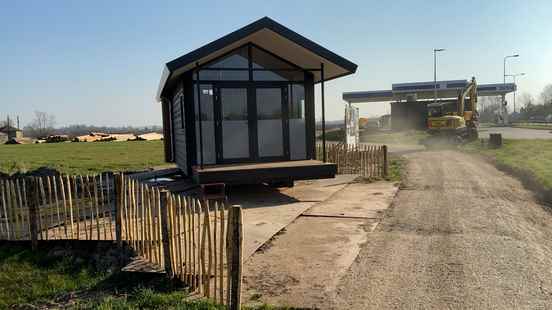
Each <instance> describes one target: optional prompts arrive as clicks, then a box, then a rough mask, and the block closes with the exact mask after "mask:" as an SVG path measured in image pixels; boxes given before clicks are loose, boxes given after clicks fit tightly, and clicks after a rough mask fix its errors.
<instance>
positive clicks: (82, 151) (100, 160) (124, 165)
mask: <svg viewBox="0 0 552 310" xmlns="http://www.w3.org/2000/svg"><path fill="white" fill-rule="evenodd" d="M162 165H166V163H165V162H164V158H163V141H129V142H88V143H44V144H27V145H0V172H3V173H8V174H13V173H16V172H25V171H29V170H34V169H36V168H39V167H49V168H53V169H56V170H58V171H60V172H62V173H67V174H87V173H88V174H93V173H98V172H103V171H136V170H143V169H145V168H149V167H154V166H162Z"/></svg>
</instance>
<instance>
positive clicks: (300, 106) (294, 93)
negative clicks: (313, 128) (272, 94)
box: [288, 84, 307, 159]
mask: <svg viewBox="0 0 552 310" xmlns="http://www.w3.org/2000/svg"><path fill="white" fill-rule="evenodd" d="M288 92H289V96H288V97H289V100H288V104H289V106H288V110H289V152H290V158H291V159H305V158H307V144H306V139H307V136H306V127H305V126H306V125H305V124H306V121H305V87H304V86H303V85H300V84H293V85H290V86H289V87H288Z"/></svg>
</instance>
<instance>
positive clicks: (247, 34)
mask: <svg viewBox="0 0 552 310" xmlns="http://www.w3.org/2000/svg"><path fill="white" fill-rule="evenodd" d="M249 42H251V43H254V44H256V45H258V46H260V47H262V48H264V49H266V50H268V51H270V52H272V53H274V54H276V55H278V56H279V57H281V58H283V59H285V60H287V61H289V62H291V63H293V64H295V65H297V66H299V67H300V68H303V69H305V70H313V71H312V73H313V75H314V82H315V83H318V82H320V81H321V80H322V77H321V72H320V71H319V70H318V69H320V67H321V64H324V81H328V80H331V79H335V78H338V77H341V76H345V75H349V74H352V73H354V72H355V71H356V69H357V65H356V64H354V63H352V62H351V61H349V60H347V59H345V58H343V57H341V56H339V55H337V54H335V53H333V52H331V51H329V50H328V49H326V48H324V47H322V46H320V45H318V44H317V43H315V42H313V41H311V40H309V39H307V38H305V37H303V36H301V35H300V34H298V33H296V32H294V31H292V30H290V29H288V28H286V27H284V26H283V25H281V24H279V23H277V22H275V21H274V20H272V19H270V18H268V17H263V18H261V19H259V20H257V21H255V22H253V23H251V24H249V25H247V26H245V27H243V28H241V29H238V30H236V31H234V32H232V33H230V34H228V35H226V36H224V37H222V38H220V39H218V40H215V41H213V42H211V43H209V44H207V45H205V46H203V47H200V48H198V49H196V50H194V51H192V52H190V53H188V54H186V55H183V56H181V57H179V58H177V59H175V60H172V61H170V62H168V63H167V64H166V65H165V67H164V68H163V73H162V75H161V81H160V82H159V88H158V90H157V100H158V101H161V97H163V95H164V91H165V90H166V89H167V88H168V86H169V85H171V83H172V82H174V81H175V80H177V78H178V77H179V76H181V75H182V74H183V73H185V72H187V71H190V70H192V69H193V68H194V67H196V66H197V65H198V64H199V65H201V64H204V63H206V62H209V61H210V60H213V59H215V58H217V57H219V56H221V55H223V54H224V53H226V52H229V51H231V50H233V49H235V48H238V47H240V46H242V45H244V44H246V43H249Z"/></svg>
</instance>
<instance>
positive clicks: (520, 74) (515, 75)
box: [506, 72, 525, 113]
mask: <svg viewBox="0 0 552 310" xmlns="http://www.w3.org/2000/svg"><path fill="white" fill-rule="evenodd" d="M524 75H525V72H522V73H516V74H506V76H511V77H512V78H513V79H514V85H516V77H518V76H524ZM516 86H517V85H516ZM516 93H517V87H516V89H515V90H514V113H516Z"/></svg>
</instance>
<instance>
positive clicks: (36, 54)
mask: <svg viewBox="0 0 552 310" xmlns="http://www.w3.org/2000/svg"><path fill="white" fill-rule="evenodd" d="M263 16H269V17H271V18H273V19H275V20H276V21H278V22H280V23H282V24H284V25H285V26H287V27H289V28H291V29H293V30H295V31H296V32H299V33H300V34H302V35H304V36H306V37H308V38H310V39H312V40H313V41H315V42H317V43H319V44H321V45H323V46H325V47H327V48H328V49H330V50H332V51H334V52H336V53H337V54H339V55H341V56H344V57H345V58H347V59H350V60H351V61H353V62H355V63H356V64H358V66H359V68H358V71H357V73H356V74H354V75H352V76H349V77H345V78H342V79H338V80H334V81H331V82H329V83H327V91H326V102H327V105H328V109H327V119H342V117H343V101H342V99H341V94H342V92H344V91H354V90H376V89H387V88H390V86H391V84H392V83H396V82H409V81H426V80H432V79H433V69H432V62H433V56H432V49H433V48H434V47H439V48H446V49H447V51H446V52H444V53H443V54H441V55H440V56H439V65H438V79H469V78H470V77H471V76H473V75H475V76H476V77H477V79H478V82H480V83H493V82H501V81H502V59H503V57H504V56H505V55H508V54H511V53H513V52H516V53H519V54H520V55H521V57H520V58H517V59H512V60H510V61H509V64H508V70H509V71H510V72H511V73H514V72H526V73H527V76H525V77H522V78H521V79H520V80H519V83H518V85H519V91H520V92H528V93H531V94H532V95H534V96H535V97H537V96H538V94H539V93H540V91H541V90H542V89H543V87H544V86H545V85H546V84H549V83H552V74H551V72H552V17H551V16H552V1H519V0H518V1H498V0H497V1H366V0H365V1H344V0H342V1H320V0H318V1H306V0H303V1H259V0H258V1H220V2H218V1H213V0H211V1H87V2H85V1H2V2H0V28H1V29H2V31H1V32H0V42H1V44H0V85H1V87H0V118H2V119H4V118H5V117H6V114H7V113H9V114H10V115H11V116H15V115H20V116H21V120H22V123H23V124H25V123H27V122H29V121H31V119H32V117H33V111H35V110H40V111H45V112H48V113H51V114H54V115H55V116H56V119H57V124H58V125H67V124H76V123H85V124H96V125H136V126H143V125H152V124H161V115H160V114H161V113H160V107H159V105H158V104H156V103H155V101H154V96H155V92H156V88H157V85H158V82H159V78H160V74H161V69H162V65H163V64H164V63H165V62H167V61H170V60H172V59H174V58H176V57H178V56H180V55H182V54H184V53H187V52H189V51H191V50H193V49H195V48H198V47H200V46H202V45H204V44H206V43H208V42H210V41H212V40H215V39H217V38H219V37H221V36H223V35H225V34H227V33H229V32H231V31H233V30H235V29H237V28H239V27H242V26H244V25H246V24H248V23H250V22H252V21H254V20H256V19H258V18H260V17H263ZM317 95H319V92H318V93H317ZM318 99H319V97H318V98H317V100H318ZM386 106H387V105H385V104H364V105H362V106H361V114H362V115H366V116H368V115H378V114H382V113H384V112H385V110H386Z"/></svg>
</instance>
